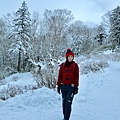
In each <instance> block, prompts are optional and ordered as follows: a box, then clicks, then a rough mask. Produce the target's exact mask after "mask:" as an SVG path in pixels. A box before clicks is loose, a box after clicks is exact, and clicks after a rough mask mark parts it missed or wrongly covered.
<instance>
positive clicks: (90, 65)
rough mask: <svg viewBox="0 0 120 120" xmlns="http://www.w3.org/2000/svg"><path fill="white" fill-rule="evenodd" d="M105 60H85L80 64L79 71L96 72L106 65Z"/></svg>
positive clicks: (82, 72)
mask: <svg viewBox="0 0 120 120" xmlns="http://www.w3.org/2000/svg"><path fill="white" fill-rule="evenodd" d="M108 66H109V65H108V62H107V61H90V62H88V61H86V62H84V63H81V64H80V73H81V74H88V73H90V72H97V71H100V70H103V69H104V68H106V67H108Z"/></svg>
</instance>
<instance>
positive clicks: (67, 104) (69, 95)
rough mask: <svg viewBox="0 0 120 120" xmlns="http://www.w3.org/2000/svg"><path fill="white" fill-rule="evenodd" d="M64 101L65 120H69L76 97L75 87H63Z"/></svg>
mask: <svg viewBox="0 0 120 120" xmlns="http://www.w3.org/2000/svg"><path fill="white" fill-rule="evenodd" d="M61 92H62V99H63V103H62V104H63V115H64V119H65V120H69V118H70V114H71V105H72V100H73V97H74V94H73V93H74V87H72V86H71V85H64V84H62V85H61Z"/></svg>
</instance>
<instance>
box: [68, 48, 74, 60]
mask: <svg viewBox="0 0 120 120" xmlns="http://www.w3.org/2000/svg"><path fill="white" fill-rule="evenodd" d="M69 55H72V56H73V57H74V53H73V52H72V51H71V49H70V48H68V49H67V52H66V58H67V57H68V56H69Z"/></svg>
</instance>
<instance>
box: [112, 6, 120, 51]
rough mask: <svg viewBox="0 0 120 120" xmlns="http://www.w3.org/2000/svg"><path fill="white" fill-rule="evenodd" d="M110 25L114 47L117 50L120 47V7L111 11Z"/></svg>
mask: <svg viewBox="0 0 120 120" xmlns="http://www.w3.org/2000/svg"><path fill="white" fill-rule="evenodd" d="M110 25H111V28H110V32H111V39H112V47H113V49H115V48H116V47H120V6H117V8H115V9H114V10H112V11H111V16H110Z"/></svg>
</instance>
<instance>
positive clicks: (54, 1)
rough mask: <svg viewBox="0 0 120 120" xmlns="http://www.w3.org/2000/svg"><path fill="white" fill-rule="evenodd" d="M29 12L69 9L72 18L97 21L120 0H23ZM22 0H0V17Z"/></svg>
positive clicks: (14, 9) (9, 11) (19, 5)
mask: <svg viewBox="0 0 120 120" xmlns="http://www.w3.org/2000/svg"><path fill="white" fill-rule="evenodd" d="M24 1H25V2H26V4H27V6H28V9H29V11H30V13H31V14H32V13H33V12H35V11H38V12H39V13H40V14H43V13H44V10H45V9H48V10H54V9H67V10H71V12H72V14H73V16H74V18H75V19H76V20H80V21H82V22H87V21H90V22H94V23H99V22H100V21H101V16H102V15H103V14H105V13H106V12H107V11H109V10H113V9H115V8H116V7H117V6H120V0H24ZM22 2H23V0H0V17H2V15H6V14H7V13H12V12H13V11H14V12H16V11H17V10H18V8H20V7H21V4H22Z"/></svg>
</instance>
